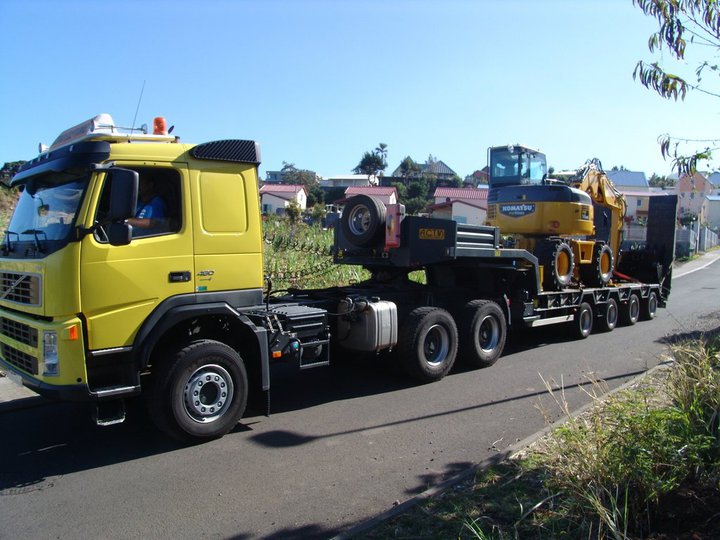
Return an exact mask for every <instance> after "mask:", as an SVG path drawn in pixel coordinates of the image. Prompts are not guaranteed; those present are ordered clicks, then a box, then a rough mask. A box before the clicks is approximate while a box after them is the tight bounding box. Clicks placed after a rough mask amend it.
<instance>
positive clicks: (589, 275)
mask: <svg viewBox="0 0 720 540" xmlns="http://www.w3.org/2000/svg"><path fill="white" fill-rule="evenodd" d="M614 267H615V257H614V256H613V252H612V249H611V248H610V246H608V245H607V244H606V243H605V242H595V245H594V246H593V254H592V262H591V263H590V264H585V265H580V278H581V280H582V282H583V283H585V285H587V286H589V287H604V286H605V285H607V284H608V282H609V281H610V279H611V278H612V274H613V268H614Z"/></svg>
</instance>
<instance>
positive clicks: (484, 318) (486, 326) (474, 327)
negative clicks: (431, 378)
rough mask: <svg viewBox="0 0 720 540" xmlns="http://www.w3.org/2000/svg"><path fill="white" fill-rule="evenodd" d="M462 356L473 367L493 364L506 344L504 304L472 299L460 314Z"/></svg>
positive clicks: (460, 353)
mask: <svg viewBox="0 0 720 540" xmlns="http://www.w3.org/2000/svg"><path fill="white" fill-rule="evenodd" d="M458 325H459V328H458V331H459V334H460V352H459V355H460V358H461V359H462V360H463V361H464V362H465V363H466V364H469V365H471V366H473V367H477V368H485V367H489V366H492V365H493V364H494V363H495V362H497V359H498V358H499V357H500V355H501V354H502V351H503V348H504V347H505V337H506V334H507V323H506V322H505V315H504V314H503V312H502V309H500V306H499V305H498V304H497V303H495V302H493V301H492V300H472V301H470V302H468V303H467V304H465V306H464V307H463V309H462V312H461V313H460V315H459V317H458Z"/></svg>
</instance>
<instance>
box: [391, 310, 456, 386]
mask: <svg viewBox="0 0 720 540" xmlns="http://www.w3.org/2000/svg"><path fill="white" fill-rule="evenodd" d="M457 350H458V330H457V326H456V324H455V321H454V320H453V318H452V315H450V313H448V312H447V311H446V310H444V309H442V308H438V307H430V306H425V307H420V308H417V309H414V310H413V311H411V312H410V314H409V315H408V316H407V317H406V319H405V321H404V322H403V324H402V327H401V328H400V332H399V335H398V347H397V349H396V351H397V354H398V356H399V358H400V362H401V363H402V366H403V368H404V370H405V373H407V374H408V375H409V376H411V377H412V378H414V379H416V380H418V381H420V382H432V381H437V380H440V379H442V378H443V377H444V376H445V375H447V374H448V372H449V371H450V369H452V366H453V364H454V363H455V357H456V356H457Z"/></svg>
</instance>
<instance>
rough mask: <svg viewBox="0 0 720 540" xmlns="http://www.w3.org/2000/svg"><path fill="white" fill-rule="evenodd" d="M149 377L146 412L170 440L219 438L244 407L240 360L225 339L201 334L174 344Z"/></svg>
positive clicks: (245, 386) (245, 390)
mask: <svg viewBox="0 0 720 540" xmlns="http://www.w3.org/2000/svg"><path fill="white" fill-rule="evenodd" d="M154 377H155V379H154V384H153V388H152V395H151V399H150V402H149V406H150V414H151V417H152V418H153V421H154V422H155V424H156V425H157V426H158V427H159V428H160V429H161V430H162V431H163V432H165V433H166V434H167V435H170V436H171V437H173V438H175V439H178V440H181V441H185V442H191V441H202V440H209V439H215V438H218V437H222V436H223V435H225V434H226V433H227V432H228V431H230V430H231V429H232V428H233V427H235V425H236V424H237V423H238V422H239V421H240V418H241V417H242V415H243V413H244V412H245V407H246V405H247V395H248V381H247V373H246V371H245V365H244V363H243V360H242V358H241V357H240V355H239V354H238V353H237V351H235V350H234V349H232V348H231V347H229V346H227V345H225V344H224V343H220V342H218V341H213V340H207V339H206V340H200V341H196V342H194V343H191V344H190V345H187V346H185V347H182V348H179V349H177V350H176V351H175V352H174V353H173V354H171V355H169V356H168V357H167V358H165V361H164V362H162V363H160V365H159V366H158V372H157V373H156V374H155V376H154Z"/></svg>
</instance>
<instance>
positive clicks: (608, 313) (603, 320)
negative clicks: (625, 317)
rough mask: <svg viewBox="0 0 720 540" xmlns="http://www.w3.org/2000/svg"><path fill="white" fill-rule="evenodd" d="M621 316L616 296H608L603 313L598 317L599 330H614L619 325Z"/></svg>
mask: <svg viewBox="0 0 720 540" xmlns="http://www.w3.org/2000/svg"><path fill="white" fill-rule="evenodd" d="M619 316H620V314H619V312H618V305H617V302H616V301H615V299H614V298H608V300H607V302H606V303H605V304H604V305H603V313H602V314H601V316H600V317H598V318H597V324H598V330H600V331H601V332H612V331H613V330H615V327H616V326H617V323H618V318H619Z"/></svg>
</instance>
